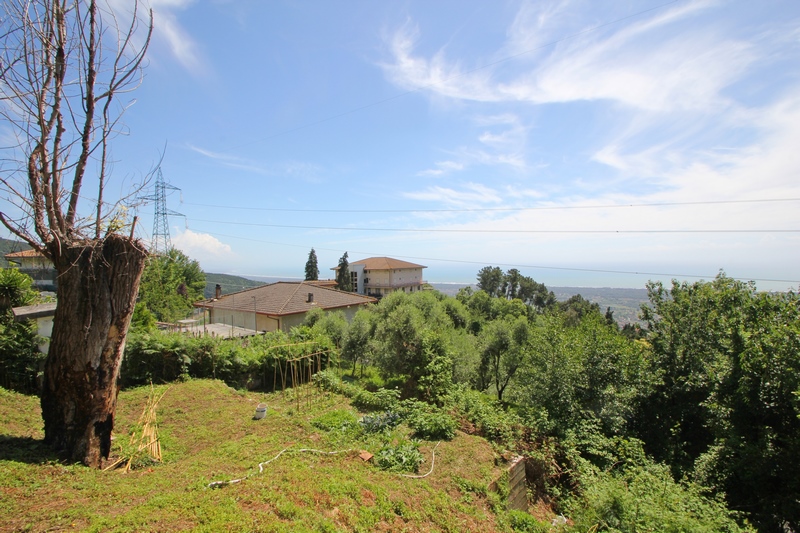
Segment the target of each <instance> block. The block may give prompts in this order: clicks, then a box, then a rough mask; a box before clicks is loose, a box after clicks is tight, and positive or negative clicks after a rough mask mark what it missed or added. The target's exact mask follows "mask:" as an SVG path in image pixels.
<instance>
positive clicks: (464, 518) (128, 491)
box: [0, 380, 506, 532]
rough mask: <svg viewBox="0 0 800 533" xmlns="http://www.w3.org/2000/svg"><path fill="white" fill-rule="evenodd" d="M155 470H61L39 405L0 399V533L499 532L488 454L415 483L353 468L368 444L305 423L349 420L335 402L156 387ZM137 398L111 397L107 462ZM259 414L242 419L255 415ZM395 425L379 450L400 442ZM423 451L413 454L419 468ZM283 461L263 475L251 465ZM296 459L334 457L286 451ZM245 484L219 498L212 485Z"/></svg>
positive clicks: (208, 387)
mask: <svg viewBox="0 0 800 533" xmlns="http://www.w3.org/2000/svg"><path fill="white" fill-rule="evenodd" d="M156 390H157V392H158V393H164V396H163V399H162V400H161V402H160V403H159V405H158V419H159V430H160V435H161V443H162V446H163V453H164V462H163V464H146V463H143V464H141V465H140V468H137V469H134V470H132V471H131V472H130V473H128V474H123V473H121V471H120V470H109V471H98V470H90V469H88V468H85V467H81V466H76V465H63V464H61V463H59V462H58V461H57V460H56V457H54V456H53V455H52V454H51V453H50V452H49V451H48V450H47V448H46V447H44V446H43V444H42V443H41V438H42V431H41V425H42V423H41V418H40V411H39V404H38V399H37V398H35V397H30V396H22V395H18V394H16V393H11V392H8V391H5V390H3V389H0V531H52V530H63V529H68V530H70V531H104V532H105V531H221V530H225V531H365V532H366V531H453V532H456V531H482V532H491V531H505V530H506V529H505V528H504V527H503V526H502V525H501V524H500V521H499V520H498V517H497V516H496V515H495V513H494V512H493V511H492V510H491V509H492V507H491V505H490V503H492V502H495V503H497V501H498V500H497V498H495V497H493V495H492V494H491V493H490V494H489V496H488V497H487V496H486V491H485V487H486V486H487V485H489V484H490V483H491V482H492V480H494V479H496V478H497V477H498V476H499V474H500V469H499V468H498V467H496V466H495V464H494V458H495V454H494V453H493V451H492V449H491V447H490V445H489V444H488V443H487V442H486V441H484V440H483V439H481V438H478V437H474V436H468V435H466V434H462V433H459V434H458V435H457V436H456V438H455V439H453V440H452V441H450V442H442V443H441V444H440V445H439V446H438V448H437V449H436V459H435V465H434V470H433V472H432V473H431V474H430V475H429V476H428V477H425V478H422V479H411V478H407V477H402V476H400V475H398V474H395V473H390V472H387V471H383V470H380V469H378V468H377V467H376V466H374V465H373V464H372V463H371V462H365V461H363V460H362V459H361V458H359V452H360V451H361V450H367V451H370V452H372V453H376V452H377V449H378V447H379V446H380V443H379V442H378V438H377V437H374V436H372V437H370V436H366V437H365V436H363V435H362V436H361V437H360V438H359V439H358V440H356V441H350V440H348V438H347V437H346V435H344V434H342V433H341V432H337V431H325V430H322V429H318V427H316V426H315V425H313V424H312V421H315V420H318V419H319V418H320V417H324V416H325V414H326V413H328V414H330V413H332V412H341V411H343V410H345V411H352V412H355V409H353V408H352V407H350V404H349V400H347V399H346V398H344V397H341V396H337V395H333V394H327V393H321V392H314V394H313V395H311V396H308V397H303V398H301V400H302V401H300V402H299V403H298V402H297V399H296V398H293V397H292V396H291V394H290V393H286V395H282V394H281V393H276V394H269V395H265V394H262V393H243V392H238V391H235V390H233V389H231V388H229V387H227V386H226V385H225V384H223V383H222V382H219V381H202V380H195V381H189V382H185V383H176V384H173V385H171V386H169V387H167V386H159V387H156ZM149 393H150V388H149V387H143V388H138V389H132V390H127V391H123V392H122V393H120V396H119V409H118V413H117V424H116V428H117V431H116V435H115V436H116V439H115V450H117V451H118V450H120V446H121V445H123V444H126V443H128V442H129V437H128V434H129V432H130V431H131V429H133V428H134V424H135V423H136V421H137V419H138V418H139V416H140V414H141V412H142V410H143V407H144V406H145V404H146V401H147V397H148V394H149ZM259 402H266V403H267V404H268V406H269V408H268V412H267V416H266V417H265V418H264V419H263V420H253V419H252V417H253V413H254V411H255V406H256V405H257V404H258V403H259ZM402 428H403V426H400V429H398V430H395V431H396V432H397V433H395V434H393V436H392V438H394V439H398V438H402V437H403V435H402V432H403V430H402ZM434 445H435V443H428V442H423V443H422V444H421V448H420V450H421V451H422V453H423V455H424V456H425V457H426V462H425V463H424V464H423V465H422V467H421V468H420V471H421V472H422V473H425V472H427V471H428V470H429V469H430V459H431V452H432V450H433V448H434ZM286 448H288V451H287V452H285V453H284V454H283V455H281V456H280V457H279V458H278V459H276V460H275V461H273V462H272V463H270V464H268V465H266V466H265V471H264V472H263V473H259V471H258V467H257V465H258V463H259V462H261V461H267V460H269V459H272V458H273V457H275V456H276V455H277V454H278V453H279V452H281V450H284V449H286ZM301 448H312V449H315V450H320V451H325V452H328V451H340V450H351V451H341V453H338V454H331V455H328V454H321V453H317V452H302V453H301V452H296V450H299V449H301ZM245 475H250V476H251V477H249V478H248V479H246V480H244V481H242V482H241V483H237V484H232V485H227V486H224V487H223V488H219V489H216V490H215V489H211V488H208V484H209V483H212V482H214V481H222V480H230V479H233V478H241V477H242V476H245Z"/></svg>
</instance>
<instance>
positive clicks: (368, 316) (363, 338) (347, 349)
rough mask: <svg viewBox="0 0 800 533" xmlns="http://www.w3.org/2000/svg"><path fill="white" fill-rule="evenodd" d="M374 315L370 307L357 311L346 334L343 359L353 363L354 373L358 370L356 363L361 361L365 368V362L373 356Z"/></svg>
mask: <svg viewBox="0 0 800 533" xmlns="http://www.w3.org/2000/svg"><path fill="white" fill-rule="evenodd" d="M373 316H374V314H373V313H372V312H371V311H370V310H368V309H359V310H358V311H356V314H355V316H354V317H353V320H352V321H351V322H350V325H349V326H348V328H347V333H346V334H345V336H344V340H343V342H342V359H343V360H344V361H347V362H352V363H353V375H355V372H356V363H357V362H358V361H361V363H362V369H363V365H364V362H365V361H367V360H368V359H370V357H371V341H372V338H373V332H374V329H375V327H374V324H375V321H374V320H373Z"/></svg>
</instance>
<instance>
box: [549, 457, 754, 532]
mask: <svg viewBox="0 0 800 533" xmlns="http://www.w3.org/2000/svg"><path fill="white" fill-rule="evenodd" d="M581 470H582V472H581V477H580V483H581V487H582V490H581V491H580V493H579V494H577V495H575V496H573V497H572V498H570V499H569V500H568V501H567V502H565V505H564V513H565V514H567V515H568V516H569V517H570V519H571V520H572V522H573V525H571V526H569V527H567V528H566V531H575V532H578V531H589V530H592V529H594V530H596V531H614V532H620V533H628V532H630V533H634V532H640V531H659V532H675V533H679V532H687V531H691V532H698V533H702V532H706V533H718V532H728V533H734V532H740V531H751V529H750V528H748V527H745V528H742V527H741V526H739V525H738V524H737V522H736V520H735V519H734V518H735V516H734V515H732V514H731V513H730V512H729V511H728V510H727V509H726V508H725V505H724V503H722V502H720V501H717V500H713V499H709V498H706V497H704V496H703V495H702V493H701V490H700V488H699V487H697V486H695V485H691V484H680V483H676V482H675V481H673V479H672V476H671V475H670V472H669V468H667V467H666V466H663V465H657V464H654V463H648V464H645V465H642V466H635V467H632V468H624V469H621V470H613V471H611V472H608V471H603V470H599V469H597V468H593V467H590V466H587V465H584V466H583V467H582V468H581Z"/></svg>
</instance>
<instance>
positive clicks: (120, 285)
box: [0, 0, 153, 466]
mask: <svg viewBox="0 0 800 533" xmlns="http://www.w3.org/2000/svg"><path fill="white" fill-rule="evenodd" d="M127 5H128V7H129V11H127V12H121V11H120V12H116V13H115V12H114V11H113V10H112V8H111V6H110V3H106V2H104V1H102V0H100V1H98V0H5V1H3V2H2V3H0V6H1V7H0V10H2V11H0V17H1V18H2V33H0V41H1V42H2V51H0V54H2V56H0V120H1V122H0V128H1V129H2V133H3V136H4V138H5V142H4V146H5V147H4V148H2V159H1V160H0V190H1V191H2V192H1V193H0V194H2V200H0V201H2V204H0V207H1V209H0V220H1V221H2V223H3V224H4V225H5V227H6V228H7V229H8V230H9V231H10V232H11V233H13V234H14V235H15V236H17V237H19V238H21V239H22V240H24V241H25V242H27V243H28V244H30V245H31V246H32V247H33V248H34V249H35V250H37V251H38V252H40V253H41V254H43V255H44V256H46V257H47V258H48V259H50V260H51V261H52V262H53V265H54V267H55V269H56V271H57V273H58V291H57V298H58V306H57V308H56V314H55V322H54V327H53V334H52V339H51V343H50V351H49V353H48V357H47V362H46V364H45V372H44V389H43V391H42V399H41V404H42V417H43V419H44V432H45V441H46V442H47V443H49V444H51V445H52V446H54V447H55V448H56V449H58V450H61V451H63V452H65V454H66V456H67V457H68V458H70V459H71V460H75V461H81V462H83V463H84V464H86V465H90V466H100V464H101V461H102V459H103V458H104V457H107V456H108V453H109V449H110V445H111V431H112V428H113V426H114V414H115V411H116V400H117V390H118V389H117V377H118V375H119V368H120V361H121V357H122V353H123V349H124V345H125V338H126V334H127V330H128V326H129V323H130V318H131V314H132V312H133V308H134V300H135V298H136V293H137V290H138V287H139V281H140V277H141V274H142V269H143V268H144V264H145V259H146V256H147V250H146V249H145V247H144V246H143V244H142V243H141V242H140V241H139V240H138V239H135V238H134V237H133V235H134V232H133V228H132V227H126V220H125V217H124V216H123V213H124V209H121V206H122V203H121V201H120V200H116V201H114V202H111V203H109V201H108V199H107V198H106V192H107V190H108V186H109V185H110V183H109V182H110V178H111V176H110V170H109V169H110V144H111V140H112V138H113V137H114V134H115V132H117V131H119V128H120V119H121V117H122V114H123V111H124V109H125V108H126V107H127V105H128V104H129V102H127V101H122V99H121V98H122V97H123V95H124V94H125V93H127V92H129V91H130V90H132V89H135V88H136V87H137V86H138V84H139V83H140V81H141V67H142V62H143V60H144V57H145V53H146V51H147V48H148V45H149V42H150V36H151V34H152V29H153V17H152V12H150V13H147V14H146V15H145V16H144V17H143V16H142V14H141V13H139V12H138V11H137V7H138V2H137V1H136V0H131V1H130V2H129V3H128V4H127ZM9 139H11V140H12V142H9Z"/></svg>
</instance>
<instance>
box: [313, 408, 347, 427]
mask: <svg viewBox="0 0 800 533" xmlns="http://www.w3.org/2000/svg"><path fill="white" fill-rule="evenodd" d="M357 423H358V419H357V418H356V415H355V414H354V413H353V412H352V411H348V410H345V409H336V410H334V411H328V412H327V413H325V414H323V415H321V416H318V417H317V418H315V419H314V420H312V421H311V425H312V426H314V427H315V428H317V429H321V430H322V431H334V430H338V429H348V428H350V427H352V426H355V425H356V424H357Z"/></svg>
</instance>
